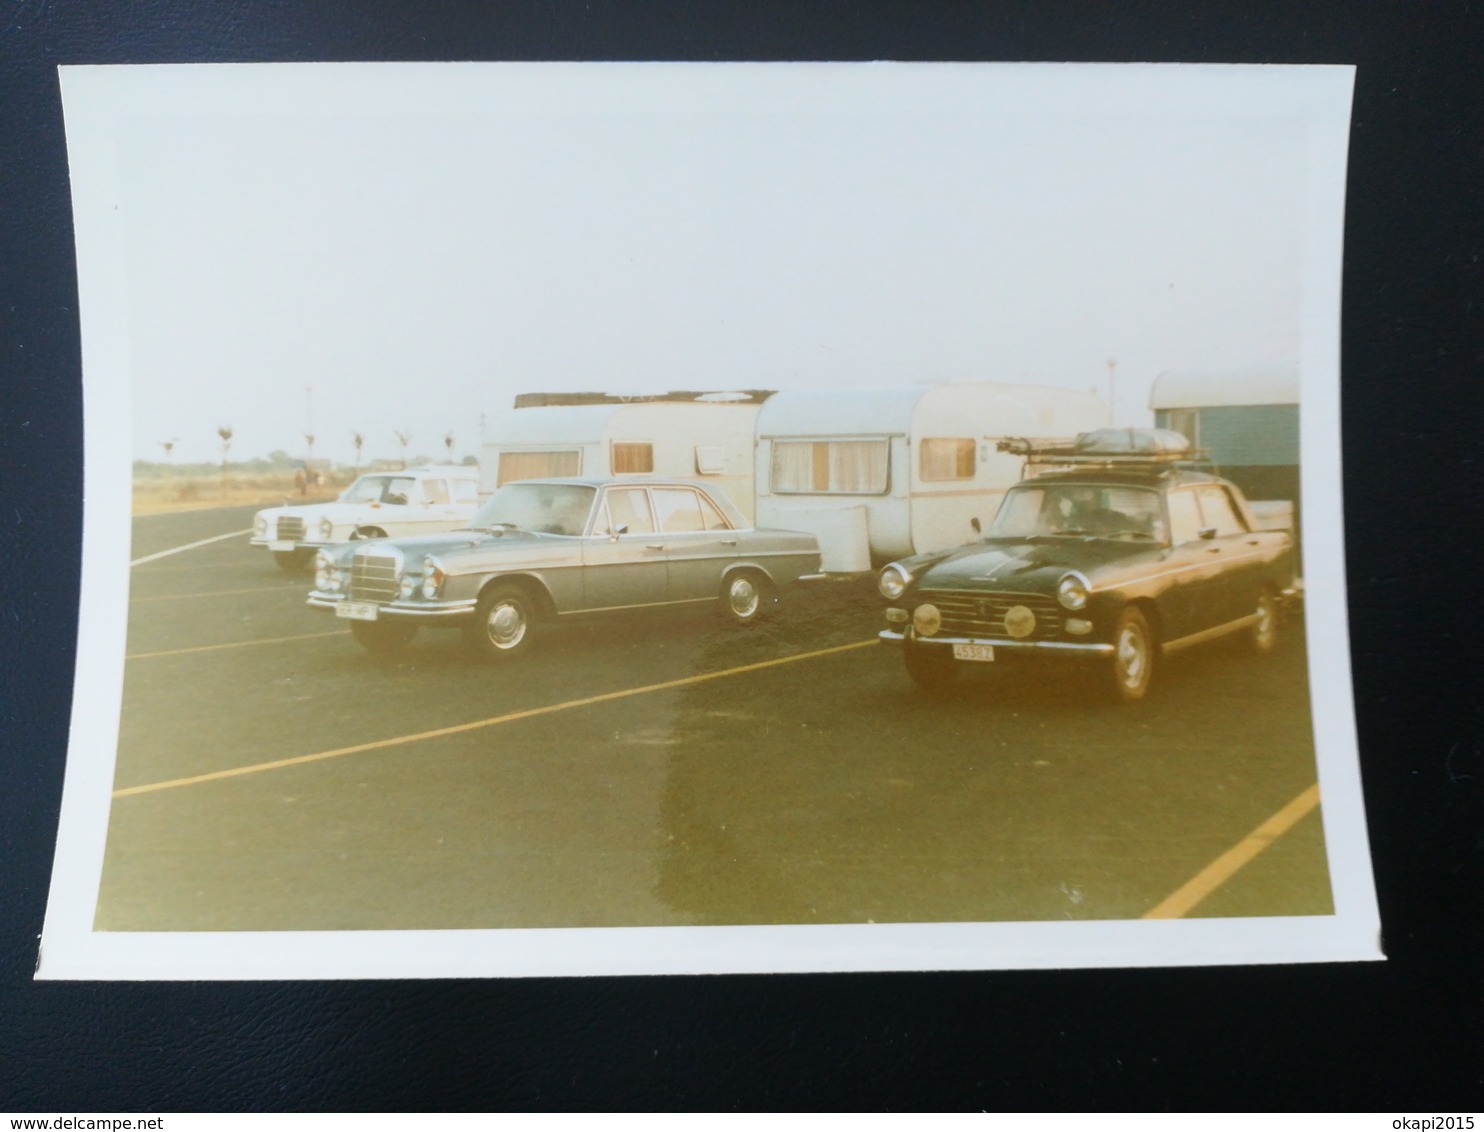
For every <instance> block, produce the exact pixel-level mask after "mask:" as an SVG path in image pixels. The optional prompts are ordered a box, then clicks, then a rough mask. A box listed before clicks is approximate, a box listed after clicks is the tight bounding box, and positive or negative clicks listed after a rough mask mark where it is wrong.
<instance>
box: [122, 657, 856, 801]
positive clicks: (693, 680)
mask: <svg viewBox="0 0 1484 1132" xmlns="http://www.w3.org/2000/svg"><path fill="white" fill-rule="evenodd" d="M877 643H878V642H877V641H876V639H875V638H872V639H871V640H869V641H856V642H854V643H853V644H848V645H835V646H834V647H833V648H827V649H815V650H814V651H813V652H801V653H795V654H794V655H793V656H781V657H777V658H775V659H773V660H762V661H758V662H757V663H756V664H741V665H738V666H737V667H736V668H723V669H721V670H720V671H719V672H703V673H701V674H700V675H699V676H682V677H680V678H679V679H678V680H664V681H662V682H660V683H658V684H645V685H644V686H643V687H640V688H624V689H623V690H621V691H618V692H603V693H602V694H600V695H596V696H584V697H583V698H582V699H580V700H567V701H565V702H563V703H559V704H548V705H546V706H545V707H536V708H526V709H524V710H522V711H512V712H507V713H505V714H504V715H496V716H491V717H490V718H489V719H476V720H475V721H474V722H472V723H457V724H454V725H453V726H452V727H439V728H436V729H435V730H432V731H420V732H418V733H417V734H416V735H398V736H396V737H395V738H392V739H377V740H375V741H374V742H371V743H357V744H356V745H355V746H353V747H336V748H335V749H334V750H331V751H316V752H315V753H314V754H312V755H295V756H294V757H292V758H287V759H275V760H273V761H272V762H267V763H254V764H252V765H251V766H238V767H233V768H231V769H230V770H214V771H211V772H210V773H209V774H195V775H192V776H190V777H189V778H172V779H169V780H168V781H166V782H150V783H147V784H145V785H143V786H126V787H124V788H122V789H120V790H115V791H114V792H113V796H114V797H115V798H125V797H128V796H130V795H132V794H152V793H154V792H155V791H157V790H171V789H174V788H175V787H177V786H194V785H196V784H197V783H200V782H215V781H216V780H217V779H221V778H237V777H239V776H241V775H244V774H259V773H261V772H263V771H265V770H281V769H283V768H284V767H289V766H301V765H303V764H304V763H313V762H319V761H321V760H322V759H337V758H340V757H342V756H344V755H358V754H361V753H362V752H363V751H380V750H384V749H386V748H387V747H400V746H403V745H405V744H408V743H420V742H422V741H423V740H424V739H441V738H443V737H444V736H445V735H461V734H463V733H464V732H466V731H478V730H480V729H481V728H484V727H495V726H498V725H499V724H501V723H514V722H515V721H516V720H518V719H531V718H533V717H535V716H538V715H551V714H552V713H553V712H559V711H569V710H571V709H572V708H580V707H590V706H591V705H593V704H604V703H610V702H611V701H613V700H622V699H627V698H628V697H630V696H642V695H645V694H647V693H649V692H663V691H666V690H667V689H670V688H684V687H686V686H688V685H691V684H702V683H705V682H706V681H708V680H721V679H724V678H725V677H728V676H740V675H741V674H742V673H744V672H757V671H758V670H759V669H763V668H776V667H777V666H778V665H781V664H793V663H794V662H795V661H799V660H813V659H814V658H815V657H820V656H829V655H831V654H832V653H840V652H849V651H850V650H851V649H861V648H865V647H866V646H867V645H874V644H877Z"/></svg>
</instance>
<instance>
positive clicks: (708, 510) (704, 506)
mask: <svg viewBox="0 0 1484 1132" xmlns="http://www.w3.org/2000/svg"><path fill="white" fill-rule="evenodd" d="M696 499H697V500H699V502H700V504H701V521H702V522H703V523H705V524H706V529H707V530H708V531H729V530H731V529H732V524H731V523H729V522H727V520H726V516H725V515H723V514H722V513H721V512H720V511H718V510H717V509H716V504H714V503H712V502H711V500H709V499H707V498H706V497H705V496H704V495H701V494H699V493H698V494H697V495H696Z"/></svg>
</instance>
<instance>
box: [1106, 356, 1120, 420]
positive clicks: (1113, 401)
mask: <svg viewBox="0 0 1484 1132" xmlns="http://www.w3.org/2000/svg"><path fill="white" fill-rule="evenodd" d="M1117 369H1118V359H1117V358H1109V359H1108V413H1109V415H1110V416H1111V417H1112V418H1113V421H1112V423H1113V424H1114V425H1115V426H1116V425H1117V424H1118V383H1117V375H1116V373H1115V371H1116V370H1117Z"/></svg>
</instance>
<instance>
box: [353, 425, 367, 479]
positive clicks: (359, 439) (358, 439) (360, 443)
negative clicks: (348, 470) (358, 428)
mask: <svg viewBox="0 0 1484 1132" xmlns="http://www.w3.org/2000/svg"><path fill="white" fill-rule="evenodd" d="M350 442H351V443H352V444H354V445H355V446H356V471H358V472H359V471H360V470H361V449H362V448H363V447H364V446H365V444H366V438H365V437H364V436H362V435H361V434H360V433H359V432H353V433H351V434H350Z"/></svg>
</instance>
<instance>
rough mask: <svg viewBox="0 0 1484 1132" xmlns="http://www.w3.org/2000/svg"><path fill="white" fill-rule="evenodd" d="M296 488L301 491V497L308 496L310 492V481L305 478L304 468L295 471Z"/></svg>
mask: <svg viewBox="0 0 1484 1132" xmlns="http://www.w3.org/2000/svg"><path fill="white" fill-rule="evenodd" d="M294 486H295V487H296V488H298V489H299V494H300V495H305V494H307V492H308V490H309V481H308V480H306V479H305V478H304V469H303V468H295V469H294Z"/></svg>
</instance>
